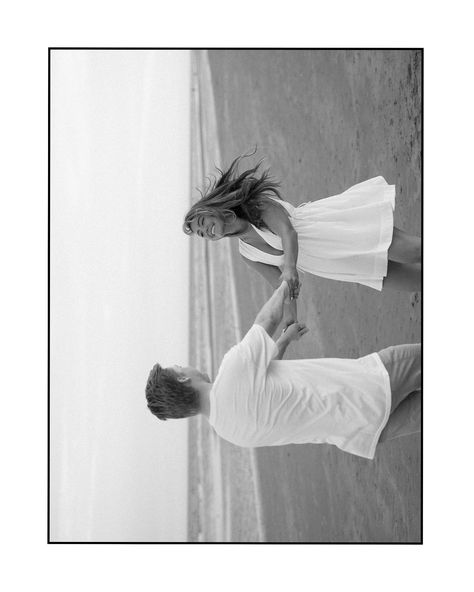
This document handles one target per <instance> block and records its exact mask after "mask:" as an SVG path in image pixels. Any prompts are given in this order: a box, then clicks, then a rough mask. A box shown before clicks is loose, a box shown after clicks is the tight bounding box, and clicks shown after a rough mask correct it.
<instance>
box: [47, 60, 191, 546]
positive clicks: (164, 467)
mask: <svg viewBox="0 0 474 592" xmlns="http://www.w3.org/2000/svg"><path fill="white" fill-rule="evenodd" d="M189 67H190V63H189V53H188V52H182V51H137V50H135V51H104V50H102V51H84V50H75V51H74V50H69V51H60V50H57V51H54V52H53V53H52V67H51V79H52V87H51V96H52V99H51V390H50V393H51V538H52V540H53V541H54V540H61V541H67V540H72V541H79V540H95V541H109V540H110V541H113V540H116V541H146V540H165V541H175V540H185V539H186V500H187V490H186V487H187V480H186V479H187V464H186V463H187V439H186V436H187V423H186V421H174V422H173V421H168V422H160V421H159V420H157V419H156V418H154V417H153V416H152V415H151V414H150V413H149V411H148V410H147V409H146V405H145V396H144V387H145V383H146V379H147V376H148V372H149V370H150V369H151V367H152V365H153V364H154V363H155V361H159V362H160V363H164V364H165V365H166V364H169V363H172V362H177V363H179V361H181V360H182V361H184V362H186V361H187V357H188V339H187V333H188V250H187V247H188V239H187V237H186V236H185V235H184V234H183V233H182V231H181V223H182V218H183V215H184V212H185V211H186V206H187V203H188V196H189V176H190V175H189V86H190V76H189Z"/></svg>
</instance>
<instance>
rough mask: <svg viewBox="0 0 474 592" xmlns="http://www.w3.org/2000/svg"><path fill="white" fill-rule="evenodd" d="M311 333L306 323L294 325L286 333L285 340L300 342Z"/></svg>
mask: <svg viewBox="0 0 474 592" xmlns="http://www.w3.org/2000/svg"><path fill="white" fill-rule="evenodd" d="M308 331H309V329H308V327H307V326H306V325H305V324H304V323H298V322H296V323H293V324H292V325H290V326H289V327H288V328H287V329H286V330H285V331H284V332H283V334H284V336H285V339H287V340H288V341H298V339H300V338H301V337H303V335H305V334H306V333H307V332H308Z"/></svg>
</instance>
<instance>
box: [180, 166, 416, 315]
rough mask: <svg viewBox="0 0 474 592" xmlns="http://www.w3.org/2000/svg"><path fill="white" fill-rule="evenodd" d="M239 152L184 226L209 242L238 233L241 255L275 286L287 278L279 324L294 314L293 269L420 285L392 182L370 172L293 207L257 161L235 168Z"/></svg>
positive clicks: (411, 239) (401, 286)
mask: <svg viewBox="0 0 474 592" xmlns="http://www.w3.org/2000/svg"><path fill="white" fill-rule="evenodd" d="M242 158H244V156H239V157H238V158H236V159H235V160H234V161H233V162H232V164H231V165H230V167H229V168H228V169H227V170H226V171H225V172H222V171H220V170H219V177H218V178H216V179H215V180H214V182H212V183H211V184H210V186H209V187H208V189H207V190H206V192H205V193H204V195H203V196H202V198H201V199H200V200H199V201H198V202H196V203H195V204H194V205H193V206H192V207H191V209H190V210H189V212H188V213H187V214H186V216H185V219H184V225H183V230H184V232H185V233H186V234H196V235H197V236H199V237H202V238H205V239H207V240H220V239H221V238H224V237H237V238H238V239H239V251H240V253H241V255H242V256H243V258H244V260H245V261H246V262H247V263H248V264H249V265H251V266H252V267H253V268H254V269H256V270H257V271H258V272H259V273H260V274H261V275H262V276H263V277H265V279H267V281H269V283H270V284H271V285H272V286H273V287H274V288H275V287H276V286H278V285H279V283H280V282H281V281H283V280H286V281H287V282H288V285H289V287H290V297H291V304H290V307H289V309H288V310H287V312H286V314H285V323H286V322H287V321H294V320H296V301H295V299H296V298H297V297H298V294H299V289H300V280H299V273H298V272H299V271H302V272H306V273H311V274H313V275H318V276H321V277H324V278H329V279H334V280H340V281H345V282H355V283H359V284H362V285H365V286H369V287H371V288H374V289H376V290H382V287H384V288H390V289H397V290H406V291H410V292H412V291H417V290H419V289H420V284H421V239H420V238H419V237H416V236H411V235H409V234H407V233H406V232H404V231H403V230H400V229H398V228H396V227H394V225H393V210H394V207H395V186H394V185H388V184H387V182H386V181H385V179H384V178H383V177H375V178H373V179H369V180H368V181H364V182H362V183H359V184H357V185H354V186H353V187H350V188H349V189H348V190H347V191H344V193H341V194H340V195H334V196H332V197H328V198H326V199H321V200H317V201H313V202H308V203H304V204H301V205H300V206H298V207H294V206H293V205H292V204H290V203H288V202H286V201H284V200H282V198H281V196H280V193H279V190H278V187H279V185H278V184H277V183H275V182H274V181H272V180H271V179H270V178H269V173H268V171H263V172H261V173H260V172H259V168H260V164H261V163H259V164H257V165H256V166H255V167H253V168H250V169H248V170H246V171H244V172H242V173H239V172H238V164H239V162H240V160H241V159H242ZM288 324H289V323H288Z"/></svg>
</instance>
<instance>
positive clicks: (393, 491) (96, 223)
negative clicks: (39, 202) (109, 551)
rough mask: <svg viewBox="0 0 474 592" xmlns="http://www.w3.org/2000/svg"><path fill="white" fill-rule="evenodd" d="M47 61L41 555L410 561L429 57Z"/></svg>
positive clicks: (60, 51) (329, 52)
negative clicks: (302, 553) (384, 556)
mask: <svg viewBox="0 0 474 592" xmlns="http://www.w3.org/2000/svg"><path fill="white" fill-rule="evenodd" d="M48 60H49V62H48V67H49V106H48V115H49V122H48V123H49V155H48V156H49V178H50V185H49V220H48V223H49V241H48V253H49V270H48V271H49V286H48V290H49V340H48V346H49V364H48V373H49V389H48V452H49V455H48V542H49V543H195V544H200V543H203V544H205V543H260V544H266V543H286V544H288V543H313V544H314V543H315V544H320V543H325V544H329V543H336V544H338V543H339V544H341V543H344V544H347V543H350V544H368V543H370V544H374V543H377V544H382V543H383V544H386V543H389V544H412V545H413V544H415V545H420V544H422V543H423V497H422V479H423V403H422V401H423V388H422V382H423V380H422V379H423V360H422V355H423V339H422V337H423V335H422V329H423V326H422V324H423V297H422V293H423V263H424V259H423V207H424V195H423V193H424V191H423V174H424V173H423V165H424V163H423V133H424V129H423V108H424V107H423V105H424V96H423V95H424V49H423V48H422V47H409V46H406V47H396V48H390V47H385V48H377V47H373V48H363V47H361V48H350V47H348V48H344V47H342V48H320V49H310V48H308V49H304V48H295V49H291V48H281V49H277V48H269V49H263V48H248V49H245V48H234V49H230V48H229V49H224V48H223V49H217V48H216V49H201V48H196V49H177V48H176V49H159V48H156V49H154V48H146V47H143V48H142V47H127V48H120V47H90V48H89V47H50V48H49V52H48Z"/></svg>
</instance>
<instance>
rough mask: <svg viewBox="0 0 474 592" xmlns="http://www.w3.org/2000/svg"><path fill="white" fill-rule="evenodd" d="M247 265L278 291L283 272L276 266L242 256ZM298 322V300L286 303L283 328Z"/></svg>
mask: <svg viewBox="0 0 474 592" xmlns="http://www.w3.org/2000/svg"><path fill="white" fill-rule="evenodd" d="M242 258H243V260H244V261H245V263H246V264H247V265H248V266H249V267H251V268H252V269H254V270H255V271H257V272H258V273H259V274H260V275H261V276H262V277H263V278H265V279H266V280H267V282H268V283H269V284H270V286H271V287H272V288H273V289H274V290H276V288H278V286H279V285H280V284H281V270H280V268H279V267H275V265H268V264H267V263H260V262H259V261H251V260H250V259H247V257H244V256H242ZM297 320H298V311H297V306H296V299H293V300H289V301H287V302H285V305H284V312H283V327H284V328H285V327H287V326H288V325H291V324H292V323H294V322H296V321H297Z"/></svg>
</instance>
